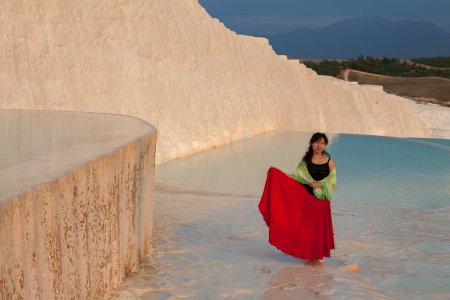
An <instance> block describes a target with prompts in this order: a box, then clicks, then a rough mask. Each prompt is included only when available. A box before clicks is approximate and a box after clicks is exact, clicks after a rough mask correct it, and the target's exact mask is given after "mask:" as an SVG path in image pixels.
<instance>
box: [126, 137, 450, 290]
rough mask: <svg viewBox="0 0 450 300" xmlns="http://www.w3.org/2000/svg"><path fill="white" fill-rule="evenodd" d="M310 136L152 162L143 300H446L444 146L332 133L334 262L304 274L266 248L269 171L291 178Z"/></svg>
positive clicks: (448, 226)
mask: <svg viewBox="0 0 450 300" xmlns="http://www.w3.org/2000/svg"><path fill="white" fill-rule="evenodd" d="M310 135H311V134H310V133H298V132H272V133H267V134H263V135H260V136H257V137H255V138H252V139H248V140H243V141H240V142H237V143H233V144H230V145H226V146H223V147H218V148H216V149H214V150H211V151H207V152H202V153H198V154H195V155H193V156H190V157H187V158H184V159H178V160H174V161H171V162H168V163H166V164H163V165H160V166H157V168H156V173H157V174H156V177H157V180H158V185H159V186H160V188H158V189H157V194H156V203H155V208H156V210H155V213H156V215H155V250H156V253H157V255H155V257H154V261H153V265H154V266H155V268H156V269H159V272H157V273H155V272H153V273H151V272H150V273H151V274H150V273H149V272H144V273H143V274H144V275H142V277H141V278H140V279H139V280H140V281H138V280H135V284H136V282H141V283H142V282H145V284H144V285H145V286H146V287H147V288H148V286H152V291H153V292H149V293H148V294H145V293H144V296H142V298H144V299H153V298H152V297H154V296H155V295H166V296H169V295H171V296H175V297H176V295H185V296H186V297H185V298H188V299H216V298H217V299H229V298H232V299H299V298H301V297H304V298H307V299H309V298H315V299H323V298H326V299H449V298H450V285H449V284H448V283H449V278H450V267H449V266H450V221H449V220H450V141H449V140H441V139H416V138H409V139H399V138H389V137H376V136H362V135H345V134H338V135H331V134H330V135H329V138H330V144H329V147H328V150H329V152H330V153H331V155H332V157H333V159H334V160H335V162H336V166H337V174H338V186H337V190H336V193H335V196H334V199H333V202H332V211H333V225H334V231H335V240H336V250H335V251H333V252H332V257H331V258H330V259H327V260H325V263H324V265H323V266H322V267H313V266H308V265H305V264H302V262H301V260H300V261H299V260H296V259H293V258H291V257H288V256H286V255H284V254H282V253H280V252H279V251H278V250H276V249H274V248H273V247H271V246H269V245H268V244H267V228H266V227H265V225H264V223H263V221H262V219H261V216H260V215H259V213H258V212H257V208H256V206H257V203H258V201H259V196H260V195H261V192H262V188H263V186H264V182H265V176H266V172H267V169H268V168H269V167H270V166H275V167H278V168H280V169H281V170H283V171H285V172H287V173H290V172H292V171H293V170H294V169H295V167H296V165H297V163H298V160H299V159H301V157H302V156H303V154H304V152H305V151H306V147H307V142H308V140H309V138H310ZM161 187H162V188H161ZM346 266H356V267H357V272H350V271H348V269H346V268H345V267H346ZM152 270H154V269H152ZM138 278H139V277H138ZM142 278H145V279H142ZM131 285H132V284H131ZM155 286H156V287H157V288H155ZM140 288H142V287H140ZM155 291H156V292H155ZM158 293H159V294H158ZM161 293H163V294H161ZM145 295H147V296H145ZM152 295H153V296H152Z"/></svg>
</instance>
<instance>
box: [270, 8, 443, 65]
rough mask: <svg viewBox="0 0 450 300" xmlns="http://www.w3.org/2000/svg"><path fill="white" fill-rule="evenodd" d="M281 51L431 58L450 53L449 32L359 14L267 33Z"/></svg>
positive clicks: (319, 55) (297, 55)
mask: <svg viewBox="0 0 450 300" xmlns="http://www.w3.org/2000/svg"><path fill="white" fill-rule="evenodd" d="M268 39H269V41H270V44H271V45H272V46H273V48H274V50H275V51H276V52H277V53H278V54H284V55H287V56H289V57H291V58H302V59H335V58H337V59H349V58H356V57H357V56H359V55H366V56H373V57H397V58H403V59H410V58H413V57H432V56H441V55H448V54H449V53H450V33H448V32H445V31H443V30H441V29H440V28H438V27H437V26H435V25H434V24H432V23H430V22H427V21H408V20H403V21H392V20H389V19H385V18H381V17H358V18H350V19H346V20H343V21H339V22H336V23H334V24H332V25H330V26H326V27H322V28H319V29H304V28H298V29H296V30H293V31H290V32H287V33H282V34H277V35H273V36H268Z"/></svg>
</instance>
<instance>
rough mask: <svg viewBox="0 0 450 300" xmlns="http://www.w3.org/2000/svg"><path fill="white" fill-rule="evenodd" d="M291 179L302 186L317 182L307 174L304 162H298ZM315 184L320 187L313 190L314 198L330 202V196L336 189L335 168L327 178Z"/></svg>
mask: <svg viewBox="0 0 450 300" xmlns="http://www.w3.org/2000/svg"><path fill="white" fill-rule="evenodd" d="M292 177H293V178H294V179H295V180H297V181H298V182H300V183H302V184H309V183H310V182H313V181H317V180H314V178H312V176H311V175H310V174H309V172H308V168H307V167H306V162H305V161H302V162H300V164H299V165H298V167H297V169H296V170H295V173H294V174H292ZM317 182H321V183H322V187H321V188H316V189H314V190H313V192H314V196H316V197H317V198H319V199H327V200H328V201H331V195H332V194H333V191H334V189H335V188H336V168H334V169H333V170H332V171H331V172H330V174H328V176H327V177H325V178H324V179H322V180H319V181H317Z"/></svg>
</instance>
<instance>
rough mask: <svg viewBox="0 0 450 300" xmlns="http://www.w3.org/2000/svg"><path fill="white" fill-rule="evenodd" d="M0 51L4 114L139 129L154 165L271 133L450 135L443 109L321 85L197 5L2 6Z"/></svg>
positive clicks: (338, 84) (62, 0) (170, 0)
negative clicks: (129, 124)
mask: <svg viewBox="0 0 450 300" xmlns="http://www.w3.org/2000/svg"><path fill="white" fill-rule="evenodd" d="M0 49H1V51H0V79H1V80H0V90H1V91H2V98H1V99H0V108H25V109H49V110H74V111H91V112H105V113H117V114H124V115H130V116H135V117H138V118H141V119H144V120H146V121H148V122H149V123H151V124H154V125H155V126H156V127H157V128H158V132H159V141H158V145H157V159H156V160H157V163H161V162H164V161H167V160H170V159H173V158H176V157H181V156H185V155H189V154H191V153H193V152H196V151H200V150H206V149H209V148H211V147H213V146H217V145H221V144H225V143H228V142H230V141H234V140H238V139H241V138H243V137H247V136H253V135H255V134H257V133H261V132H265V131H269V130H277V129H289V130H299V131H316V130H321V131H327V132H343V133H361V134H374V135H393V136H416V137H429V136H432V135H438V136H443V137H449V136H450V127H449V126H448V123H445V122H446V120H448V119H450V109H448V108H439V110H435V109H434V108H432V109H429V107H425V106H420V105H418V104H416V103H414V102H412V101H410V100H407V99H404V98H401V97H397V96H393V95H388V94H386V93H384V92H382V91H381V90H380V89H379V88H372V87H365V86H360V85H354V84H350V83H346V82H343V81H341V80H338V79H335V78H331V77H326V76H318V75H316V74H315V73H314V72H313V71H312V70H310V69H307V68H306V67H305V66H304V65H302V64H300V63H298V62H296V61H289V60H288V59H287V58H286V57H284V56H277V55H276V54H275V53H274V51H273V50H272V48H271V47H270V45H268V42H267V40H266V39H263V38H255V37H249V36H241V35H237V34H235V33H234V32H232V31H230V30H229V29H227V28H226V27H224V26H223V24H222V23H220V22H219V21H218V20H216V19H213V18H211V17H210V16H209V15H208V14H207V13H206V11H205V10H204V9H203V8H202V7H201V6H200V5H199V4H198V2H197V0H133V1H131V0H121V1H119V0H100V1H69V0H24V1H20V2H18V1H15V0H3V1H1V3H0ZM418 106H420V108H419V109H418V108H417V107H418ZM424 119H425V120H424ZM430 119H431V120H433V124H432V126H435V125H436V126H437V127H438V129H439V130H437V129H436V128H434V127H433V129H431V128H430V124H429V123H428V120H430Z"/></svg>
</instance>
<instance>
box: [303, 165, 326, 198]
mask: <svg viewBox="0 0 450 300" xmlns="http://www.w3.org/2000/svg"><path fill="white" fill-rule="evenodd" d="M330 159H331V158H330V157H329V158H328V161H327V162H326V163H324V164H319V165H317V164H315V163H313V162H311V163H310V164H308V165H307V167H308V172H309V174H311V177H312V178H314V180H316V181H319V180H322V179H324V178H325V177H327V176H328V175H329V174H330V166H329V165H328V163H329V162H330ZM303 186H304V187H305V188H306V189H307V190H308V192H309V193H310V194H312V195H314V193H313V188H312V187H310V186H309V185H308V184H304V185H303Z"/></svg>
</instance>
